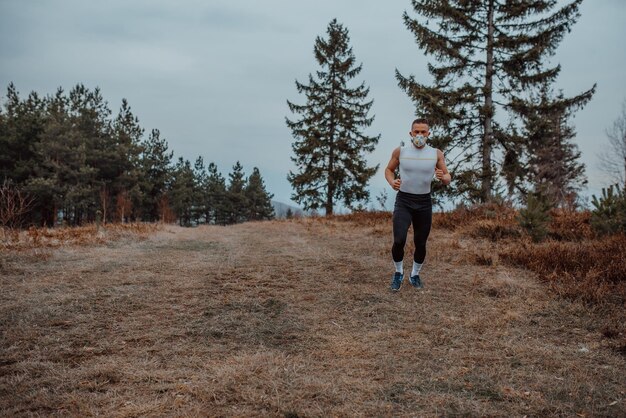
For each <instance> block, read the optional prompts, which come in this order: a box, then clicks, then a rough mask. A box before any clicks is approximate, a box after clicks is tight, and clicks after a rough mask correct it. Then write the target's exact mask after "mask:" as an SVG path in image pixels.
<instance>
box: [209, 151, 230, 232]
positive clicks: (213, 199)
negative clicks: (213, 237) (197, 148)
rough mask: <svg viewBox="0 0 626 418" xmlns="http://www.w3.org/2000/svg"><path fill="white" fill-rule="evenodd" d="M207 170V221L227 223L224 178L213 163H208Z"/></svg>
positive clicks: (220, 223)
mask: <svg viewBox="0 0 626 418" xmlns="http://www.w3.org/2000/svg"><path fill="white" fill-rule="evenodd" d="M207 172H208V178H207V198H208V199H209V204H208V205H207V206H206V218H207V223H211V222H214V223H215V224H219V225H225V224H226V223H227V207H226V180H225V179H224V176H222V174H221V173H220V172H219V171H217V165H216V164H215V163H210V164H209V166H208V167H207Z"/></svg>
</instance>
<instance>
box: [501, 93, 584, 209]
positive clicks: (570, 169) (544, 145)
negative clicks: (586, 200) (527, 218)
mask: <svg viewBox="0 0 626 418" xmlns="http://www.w3.org/2000/svg"><path fill="white" fill-rule="evenodd" d="M590 99H591V95H589V94H583V95H581V96H577V97H573V98H569V99H566V98H564V97H563V94H562V93H559V94H558V95H556V96H554V94H553V93H552V92H551V91H550V89H549V87H548V86H544V87H543V88H542V89H541V91H540V93H539V94H538V95H537V97H533V98H532V99H531V100H530V101H529V102H525V101H520V100H514V101H513V102H512V106H511V107H512V109H513V110H514V111H515V112H516V113H517V114H518V115H519V116H520V117H521V118H522V120H523V132H522V137H523V140H521V141H517V144H516V147H515V149H516V151H515V152H514V153H511V150H512V149H513V148H510V149H509V155H508V156H507V157H508V159H506V162H507V164H504V165H503V171H504V172H505V173H507V172H509V171H510V170H511V168H512V169H513V171H514V172H515V173H516V174H517V175H515V174H513V173H510V174H508V175H506V177H507V181H508V182H509V189H511V188H513V187H516V188H517V189H518V190H520V192H521V193H522V195H524V194H526V193H527V191H526V190H529V189H530V190H533V191H535V192H540V193H541V194H542V195H543V198H544V199H545V201H546V202H547V203H548V204H549V205H550V206H552V207H555V206H561V207H566V206H569V207H570V208H571V207H572V206H573V205H574V204H575V202H576V201H577V198H578V192H579V191H580V190H581V189H582V187H583V186H584V185H585V184H586V183H587V179H586V177H585V166H584V164H583V163H581V162H580V151H579V150H578V147H577V146H576V144H573V143H572V142H571V140H572V139H573V138H574V137H575V136H576V133H575V131H574V129H573V127H572V126H571V125H569V124H568V120H569V119H570V118H571V117H572V115H573V112H574V110H576V109H578V108H581V107H582V106H584V105H585V104H586V103H587V102H588V101H589V100H590Z"/></svg>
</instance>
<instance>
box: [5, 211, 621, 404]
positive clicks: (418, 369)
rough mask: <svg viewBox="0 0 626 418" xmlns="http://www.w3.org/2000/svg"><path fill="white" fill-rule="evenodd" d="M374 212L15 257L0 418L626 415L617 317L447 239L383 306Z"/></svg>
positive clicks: (474, 244) (383, 276) (9, 273)
mask: <svg viewBox="0 0 626 418" xmlns="http://www.w3.org/2000/svg"><path fill="white" fill-rule="evenodd" d="M377 216H380V218H381V219H380V222H378V221H376V222H374V221H372V220H371V219H369V218H364V219H363V220H359V219H358V218H357V219H352V220H345V219H341V220H340V219H302V220H290V221H280V222H279V221H274V222H263V223H248V224H243V225H235V226H231V227H217V226H210V227H206V226H205V227H199V228H193V229H182V228H178V227H173V226H165V227H163V228H162V229H161V230H159V231H157V232H155V233H154V234H151V235H149V236H147V237H146V239H145V240H142V241H137V240H130V239H129V240H117V241H113V242H108V243H107V244H106V245H91V246H87V247H82V246H64V247H61V248H57V249H47V250H46V251H48V252H49V257H48V258H47V259H46V260H40V259H37V258H32V259H31V258H28V257H30V251H41V249H33V250H29V251H19V252H12V253H11V257H10V258H9V259H7V266H6V267H7V269H6V270H5V273H4V274H3V275H1V276H0V286H2V290H3V292H2V294H1V295H0V318H1V319H2V321H1V322H0V327H1V334H0V335H1V336H2V340H1V345H0V348H1V351H0V414H2V415H7V416H27V415H64V416H66V415H72V416H91V415H105V416H145V415H150V416H154V415H159V416H163V415H165V416H171V415H176V416H198V415H202V416H206V415H208V416H355V415H356V416H416V415H419V416H442V415H444V416H447V415H468V416H523V415H528V416H546V415H550V416H553V415H564V416H575V415H576V414H579V415H582V416H593V415H601V416H620V415H624V414H626V405H625V403H624V399H625V395H626V394H625V393H624V387H625V383H626V381H625V378H624V375H623V370H624V369H625V366H626V357H625V356H624V355H623V354H620V352H619V351H618V350H616V349H615V344H616V341H618V340H619V338H621V336H623V333H624V329H623V324H624V321H623V319H624V317H623V312H622V316H621V317H614V318H613V322H609V321H608V319H607V318H606V317H605V316H604V315H603V313H602V312H598V311H595V310H593V309H590V308H589V307H588V306H586V305H584V304H582V303H580V302H578V301H568V300H564V299H559V298H554V297H552V296H551V295H549V294H547V293H546V292H545V286H544V285H543V284H542V283H541V282H539V281H536V280H535V279H534V277H531V276H530V275H529V273H528V271H526V270H520V269H516V268H512V267H507V266H503V265H501V264H500V263H499V262H498V259H497V257H495V258H494V257H492V258H491V259H490V260H491V261H490V263H484V265H476V264H474V263H472V262H470V261H468V259H467V254H468V251H475V252H476V253H480V252H483V253H495V254H497V251H494V248H496V247H497V246H498V245H499V242H494V241H491V240H489V239H481V238H471V237H467V236H465V235H462V234H460V233H456V232H451V231H449V230H444V229H435V230H433V232H432V235H431V239H430V241H429V255H428V261H427V263H426V265H425V267H424V270H423V277H424V280H425V284H426V288H425V289H424V290H423V291H415V289H412V288H410V286H407V285H406V284H405V287H403V289H402V290H401V292H399V293H398V294H391V293H389V292H388V290H387V287H388V284H389V278H390V273H391V271H392V268H391V262H390V260H389V247H390V245H391V233H390V227H391V225H390V223H389V221H388V220H385V216H384V215H377ZM385 226H386V229H387V233H388V235H387V236H386V237H385V236H384V235H383V232H382V231H383V230H384V228H385ZM407 267H408V266H407Z"/></svg>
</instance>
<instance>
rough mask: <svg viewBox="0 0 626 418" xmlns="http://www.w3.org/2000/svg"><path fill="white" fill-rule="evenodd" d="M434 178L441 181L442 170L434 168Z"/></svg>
mask: <svg viewBox="0 0 626 418" xmlns="http://www.w3.org/2000/svg"><path fill="white" fill-rule="evenodd" d="M435 177H437V180H439V181H441V180H443V170H441V169H439V168H435Z"/></svg>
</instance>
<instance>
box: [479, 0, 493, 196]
mask: <svg viewBox="0 0 626 418" xmlns="http://www.w3.org/2000/svg"><path fill="white" fill-rule="evenodd" d="M493 2H494V0H490V1H489V5H488V6H487V7H488V11H487V25H488V29H487V66H486V69H485V88H484V94H485V108H484V109H483V112H484V118H485V120H484V125H483V143H482V160H483V161H482V163H483V164H482V173H481V180H482V183H481V193H480V199H481V201H482V202H483V203H485V202H488V201H489V200H491V189H492V187H493V173H492V172H491V151H492V146H493V126H492V125H493V113H494V112H493V97H492V96H493V72H494V69H493V67H494V65H493V48H494V47H493V37H494V22H493V9H494V5H493Z"/></svg>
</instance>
